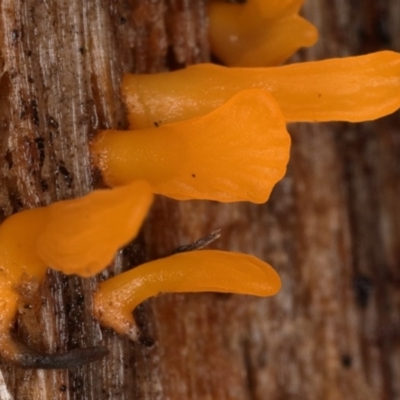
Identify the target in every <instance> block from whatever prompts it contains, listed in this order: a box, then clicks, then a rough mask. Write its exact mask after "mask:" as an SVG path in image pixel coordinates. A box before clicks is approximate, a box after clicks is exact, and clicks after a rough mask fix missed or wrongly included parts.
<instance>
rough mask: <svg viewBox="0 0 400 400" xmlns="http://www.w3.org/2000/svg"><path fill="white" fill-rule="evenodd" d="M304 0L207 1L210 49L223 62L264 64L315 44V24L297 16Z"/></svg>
mask: <svg viewBox="0 0 400 400" xmlns="http://www.w3.org/2000/svg"><path fill="white" fill-rule="evenodd" d="M303 2H304V0H248V1H247V2H245V3H244V4H232V3H227V2H218V1H214V2H213V1H212V2H210V4H209V9H208V10H209V21H210V22H209V37H210V45H211V51H212V52H213V53H214V54H215V55H216V56H217V57H218V58H219V59H220V60H221V61H222V62H223V63H224V64H226V65H228V66H238V67H265V66H269V65H278V64H280V63H282V62H284V61H285V60H287V59H288V58H289V57H290V56H291V55H292V54H293V53H295V52H296V51H297V50H298V49H299V48H301V47H309V46H312V45H313V44H315V42H316V41H317V38H318V32H317V29H316V28H315V26H314V25H312V24H311V23H310V22H308V21H306V20H305V19H304V18H302V17H300V16H299V10H300V8H301V6H302V5H303Z"/></svg>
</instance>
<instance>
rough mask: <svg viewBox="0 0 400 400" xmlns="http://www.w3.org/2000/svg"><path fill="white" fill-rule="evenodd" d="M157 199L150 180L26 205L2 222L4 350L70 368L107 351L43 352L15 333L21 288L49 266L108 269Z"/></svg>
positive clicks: (19, 358)
mask: <svg viewBox="0 0 400 400" xmlns="http://www.w3.org/2000/svg"><path fill="white" fill-rule="evenodd" d="M151 202H152V192H151V188H150V186H149V184H147V183H145V182H134V183H132V184H130V185H128V186H125V187H123V188H118V189H114V190H101V191H95V192H92V193H90V194H88V195H87V196H85V197H83V198H81V199H76V200H67V201H61V202H58V203H54V204H51V205H50V206H47V207H42V208H37V209H33V210H26V211H22V212H20V213H17V214H14V215H12V216H10V217H9V218H7V219H6V220H5V221H4V222H3V223H2V224H1V225H0V260H1V268H0V354H1V356H2V357H3V358H5V359H7V360H9V361H13V362H17V363H19V364H20V365H22V366H25V367H39V368H66V367H69V366H76V365H77V364H79V363H87V362H91V361H93V360H95V359H98V358H101V357H102V356H104V355H105V351H104V349H102V348H93V349H86V350H85V349H80V350H79V354H76V356H75V355H74V356H73V354H74V353H73V352H72V353H66V354H58V355H43V354H39V353H37V352H35V351H34V350H32V349H28V348H26V347H24V346H22V345H21V344H20V343H18V342H15V341H14V340H13V339H12V338H11V333H10V329H11V328H12V325H13V322H14V319H15V315H16V313H17V309H18V304H19V301H20V294H19V293H20V292H19V287H20V286H22V285H23V284H24V283H25V282H27V283H29V282H36V283H40V282H41V280H42V279H43V277H44V274H45V273H46V269H47V267H48V266H49V267H55V268H57V269H59V270H61V271H63V272H64V273H66V274H72V273H76V274H78V275H81V276H90V275H93V274H95V273H97V272H99V271H100V270H102V269H104V268H105V267H106V266H107V265H108V264H109V263H110V262H111V260H112V258H113V257H114V255H115V252H116V251H117V250H118V249H119V248H120V247H122V246H123V245H124V244H126V243H127V242H128V241H129V240H130V239H132V237H134V236H135V235H136V234H137V232H138V230H139V228H140V226H141V224H142V222H143V219H144V218H145V216H146V214H147V211H148V209H149V207H150V204H151Z"/></svg>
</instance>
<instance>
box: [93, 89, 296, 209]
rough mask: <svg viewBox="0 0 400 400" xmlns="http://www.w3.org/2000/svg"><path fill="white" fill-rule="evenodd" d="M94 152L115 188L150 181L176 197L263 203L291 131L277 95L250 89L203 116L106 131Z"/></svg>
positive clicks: (284, 159) (283, 161) (279, 171)
mask: <svg viewBox="0 0 400 400" xmlns="http://www.w3.org/2000/svg"><path fill="white" fill-rule="evenodd" d="M91 151H92V156H93V160H94V162H95V164H96V166H97V167H99V168H100V170H101V171H102V174H103V178H104V180H105V182H106V184H108V185H109V186H116V185H123V184H126V183H129V182H131V181H134V180H136V179H144V180H146V181H148V182H150V183H151V185H152V187H153V190H154V192H155V193H157V194H162V195H164V196H169V197H172V198H174V199H178V200H189V199H208V200H217V201H221V202H232V201H251V202H254V203H264V202H265V201H267V199H268V197H269V196H270V193H271V191H272V188H273V187H274V185H275V184H276V183H277V182H278V181H279V180H280V179H282V178H283V176H284V174H285V172H286V165H287V163H288V161H289V152H290V136H289V134H288V133H287V131H286V124H285V120H284V118H283V115H282V113H281V111H280V108H279V106H278V104H277V103H276V101H275V100H274V99H273V97H272V96H271V95H270V94H269V93H268V92H266V91H265V90H261V89H250V90H245V91H241V92H239V93H237V94H235V95H234V96H233V97H232V98H231V99H229V100H228V101H227V102H226V103H225V104H223V105H222V106H221V107H218V108H217V109H216V110H214V111H212V112H210V113H209V114H206V115H204V116H200V117H198V118H193V119H189V120H185V121H181V122H177V123H172V124H168V125H163V126H161V127H159V128H154V127H153V128H149V129H143V130H134V131H111V130H109V131H103V132H100V133H99V134H98V135H97V136H96V138H95V139H94V141H93V142H92V144H91Z"/></svg>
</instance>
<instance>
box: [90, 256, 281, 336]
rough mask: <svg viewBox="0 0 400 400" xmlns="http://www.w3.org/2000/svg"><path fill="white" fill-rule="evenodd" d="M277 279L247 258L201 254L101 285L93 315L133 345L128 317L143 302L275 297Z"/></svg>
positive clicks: (144, 267)
mask: <svg viewBox="0 0 400 400" xmlns="http://www.w3.org/2000/svg"><path fill="white" fill-rule="evenodd" d="M280 287H281V281H280V278H279V275H278V274H277V273H276V272H275V270H274V269H273V268H272V267H271V266H270V265H268V264H267V263H265V262H263V261H261V260H259V259H257V258H255V257H253V256H250V255H247V254H241V253H232V252H231V253H229V252H224V251H218V250H199V251H191V252H184V253H178V254H174V255H172V256H169V257H166V258H163V259H160V260H156V261H151V262H149V263H146V264H143V265H140V266H139V267H137V268H134V269H132V270H130V271H128V272H125V273H123V274H121V275H118V276H116V277H114V278H111V279H109V280H107V281H105V282H103V283H101V284H100V286H99V290H98V292H97V293H96V294H95V297H94V313H95V315H96V317H97V319H98V320H99V321H100V322H101V323H102V324H103V325H105V326H107V327H112V328H113V329H114V330H115V331H116V332H118V333H120V334H122V335H126V336H128V337H130V338H131V339H132V340H136V339H137V337H138V330H137V326H136V324H135V321H134V319H133V316H132V311H133V309H134V308H135V307H136V306H137V305H139V304H140V303H141V302H142V301H144V300H146V299H147V298H150V297H152V296H156V295H158V294H161V293H165V292H170V293H173V292H179V293H184V292H222V293H226V292H229V293H239V294H250V295H253V296H273V295H275V294H276V293H277V292H278V291H279V290H280Z"/></svg>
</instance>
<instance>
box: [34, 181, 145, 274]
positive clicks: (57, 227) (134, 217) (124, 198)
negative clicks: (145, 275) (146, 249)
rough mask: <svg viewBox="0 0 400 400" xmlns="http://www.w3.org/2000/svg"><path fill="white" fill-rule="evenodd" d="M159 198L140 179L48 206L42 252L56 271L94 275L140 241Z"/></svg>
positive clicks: (39, 244)
mask: <svg viewBox="0 0 400 400" xmlns="http://www.w3.org/2000/svg"><path fill="white" fill-rule="evenodd" d="M152 200H153V194H152V190H151V187H150V185H149V184H148V183H147V182H143V181H136V182H133V183H131V184H130V185H126V186H121V187H119V188H116V189H113V190H96V191H94V192H92V193H89V194H88V195H87V196H85V197H83V198H81V199H79V200H67V201H60V202H58V203H54V204H52V205H50V206H49V207H48V219H47V223H46V225H45V228H44V230H43V232H42V233H41V234H40V235H39V237H38V240H37V252H38V254H39V256H40V257H41V259H42V260H44V261H45V262H46V264H47V265H48V266H51V268H53V269H57V270H59V271H62V272H64V273H65V274H78V275H80V276H85V277H89V276H93V275H95V274H97V273H98V272H100V271H101V270H103V269H104V268H105V267H106V266H107V265H108V264H110V263H111V261H112V260H113V258H114V256H115V253H116V252H117V250H118V249H119V248H121V247H122V246H123V245H125V244H127V243H128V242H129V241H130V240H132V238H134V237H135V236H136V235H137V233H138V231H139V229H140V227H141V225H142V222H143V220H144V218H145V217H146V215H147V213H148V211H149V208H150V205H151V203H152Z"/></svg>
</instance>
